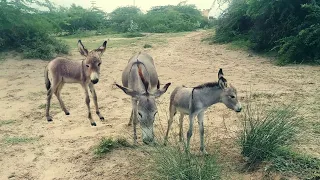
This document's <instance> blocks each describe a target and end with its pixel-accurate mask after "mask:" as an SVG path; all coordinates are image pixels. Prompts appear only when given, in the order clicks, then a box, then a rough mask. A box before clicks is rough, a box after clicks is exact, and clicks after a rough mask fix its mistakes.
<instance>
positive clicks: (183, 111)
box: [176, 107, 189, 115]
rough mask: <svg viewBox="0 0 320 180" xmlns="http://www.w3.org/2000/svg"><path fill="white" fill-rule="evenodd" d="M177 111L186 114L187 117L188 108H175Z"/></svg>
mask: <svg viewBox="0 0 320 180" xmlns="http://www.w3.org/2000/svg"><path fill="white" fill-rule="evenodd" d="M176 108H177V111H179V112H180V113H181V114H188V115H189V108H185V107H176Z"/></svg>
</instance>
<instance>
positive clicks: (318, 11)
mask: <svg viewBox="0 0 320 180" xmlns="http://www.w3.org/2000/svg"><path fill="white" fill-rule="evenodd" d="M319 5H320V1H318V0H297V1H291V0H261V1H257V0H233V1H232V2H231V4H230V6H229V8H228V9H227V11H226V12H225V13H224V14H222V16H221V17H220V18H219V19H218V21H217V25H216V26H217V27H216V34H215V36H214V37H213V41H214V42H218V43H226V42H231V41H238V40H244V41H247V40H248V41H250V45H251V46H250V48H251V49H252V50H255V51H257V52H269V51H276V52H277V54H278V60H279V63H281V64H287V63H303V62H305V63H319V59H320V55H319V50H318V49H319V47H320V36H319V34H320V30H319V27H320V25H319V22H320V7H319Z"/></svg>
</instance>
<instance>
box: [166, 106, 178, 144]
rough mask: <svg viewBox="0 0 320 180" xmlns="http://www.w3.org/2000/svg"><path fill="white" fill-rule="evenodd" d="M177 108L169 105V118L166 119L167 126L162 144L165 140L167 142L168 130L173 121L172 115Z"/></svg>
mask: <svg viewBox="0 0 320 180" xmlns="http://www.w3.org/2000/svg"><path fill="white" fill-rule="evenodd" d="M176 112H177V110H176V108H175V107H173V106H171V107H170V118H169V120H168V127H167V132H166V136H165V137H164V145H167V142H168V136H169V131H170V128H171V126H172V123H173V117H174V115H175V114H176Z"/></svg>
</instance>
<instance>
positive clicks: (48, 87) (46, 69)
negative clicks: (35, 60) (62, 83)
mask: <svg viewBox="0 0 320 180" xmlns="http://www.w3.org/2000/svg"><path fill="white" fill-rule="evenodd" d="M48 73H49V71H48V66H47V67H46V68H45V70H44V82H45V84H46V88H47V90H49V89H50V87H51V82H50V80H49V77H48Z"/></svg>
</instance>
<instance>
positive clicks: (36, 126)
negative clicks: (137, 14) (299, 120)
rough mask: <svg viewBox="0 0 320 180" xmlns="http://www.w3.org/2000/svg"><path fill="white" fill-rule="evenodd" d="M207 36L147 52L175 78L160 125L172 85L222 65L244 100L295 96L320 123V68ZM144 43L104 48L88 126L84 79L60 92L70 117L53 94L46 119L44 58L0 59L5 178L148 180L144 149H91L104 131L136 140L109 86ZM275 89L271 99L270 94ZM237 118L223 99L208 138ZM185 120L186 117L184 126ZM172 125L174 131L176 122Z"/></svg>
mask: <svg viewBox="0 0 320 180" xmlns="http://www.w3.org/2000/svg"><path fill="white" fill-rule="evenodd" d="M206 35H207V32H205V31H200V32H192V33H188V34H186V35H185V36H178V37H163V38H167V41H168V44H165V45H158V46H157V45H155V46H154V47H153V48H151V49H149V50H147V52H149V53H150V54H151V55H152V56H153V57H154V59H155V63H156V66H157V69H158V74H159V78H160V81H161V84H162V85H163V84H165V83H167V82H172V86H171V87H170V88H169V90H168V92H167V93H166V94H165V95H163V96H162V97H160V98H159V106H158V108H159V117H158V120H157V123H156V126H155V128H156V129H157V130H158V131H161V130H162V129H164V128H165V127H166V126H167V125H166V119H167V109H168V103H169V95H170V93H171V92H172V91H173V89H174V87H176V86H179V85H186V86H195V85H198V84H200V83H204V82H209V81H215V80H217V71H218V69H219V68H220V67H222V68H223V69H224V73H225V76H226V78H227V79H228V81H229V82H231V83H232V84H233V85H234V86H235V87H237V89H238V92H239V96H240V97H242V99H243V97H244V96H245V94H246V92H248V91H249V90H250V88H251V89H252V92H255V93H256V94H257V100H258V101H261V102H264V103H271V102H287V101H289V100H291V99H297V100H298V101H299V102H301V103H302V109H301V113H302V114H303V115H304V116H305V118H306V119H305V121H306V122H314V121H318V123H319V121H320V120H319V119H320V118H319V117H320V111H319V108H320V107H319V101H320V93H319V90H320V89H319V87H320V84H319V83H320V67H311V66H301V65H299V66H288V67H276V66H274V65H272V64H271V63H270V62H269V60H267V59H265V58H261V57H258V56H253V57H248V53H246V52H242V51H234V50H228V48H226V46H224V45H208V44H207V43H205V42H201V39H202V38H204V37H205V36H206ZM160 37H161V36H160ZM101 41H102V39H101ZM111 42H112V41H111ZM111 42H110V43H111ZM84 43H85V42H84ZM140 47H142V45H140V44H139V46H134V47H130V48H122V47H119V48H109V49H107V51H106V53H105V54H104V57H103V63H102V75H101V80H100V82H99V83H98V84H97V85H96V86H95V87H96V91H97V94H98V101H99V104H100V109H101V113H102V114H103V115H104V116H105V119H106V122H105V123H101V122H100V121H99V120H98V117H97V116H96V115H94V116H93V117H94V119H95V120H96V122H97V127H91V126H90V124H89V121H88V120H87V119H86V107H85V103H84V93H83V91H82V89H81V87H80V86H79V85H66V86H65V87H64V89H63V90H62V98H63V100H64V102H65V104H66V106H67V108H68V109H69V111H70V114H71V115H70V116H65V115H64V113H63V112H62V111H61V110H60V107H59V105H58V102H57V99H56V98H55V97H53V101H52V102H53V104H54V105H53V106H52V109H51V114H52V116H53V120H54V121H53V122H52V123H47V122H46V120H45V109H44V105H45V97H46V92H45V88H44V80H43V69H44V67H45V65H46V64H47V62H46V61H41V60H23V61H18V60H10V59H9V60H6V61H4V62H1V63H0V65H1V66H0V83H1V86H0V101H1V103H0V112H1V113H0V121H8V120H10V121H11V120H12V121H13V123H10V124H6V125H0V148H1V151H0V164H1V167H0V179H8V177H10V179H128V178H130V179H147V178H148V176H142V177H141V176H140V174H141V173H142V174H145V170H146V169H147V168H148V167H147V166H148V163H146V164H143V165H141V164H138V163H137V162H140V159H144V158H150V157H149V156H148V155H146V154H145V152H144V151H143V150H141V149H121V150H116V151H114V152H112V153H110V154H109V155H107V156H106V157H105V158H104V159H96V158H94V156H93V153H92V149H91V148H92V147H93V146H94V145H96V144H97V143H98V142H99V139H100V138H101V137H103V136H108V137H119V136H120V137H125V138H127V139H128V140H129V142H131V141H132V138H131V134H132V128H130V127H127V126H126V124H127V122H128V118H129V116H130V109H131V102H130V98H129V97H128V96H126V95H125V94H124V93H123V92H122V91H120V90H119V89H116V88H114V87H113V86H112V84H113V82H115V81H117V82H119V83H120V82H121V72H122V70H123V69H124V67H125V65H126V63H127V61H128V59H129V58H130V57H131V55H133V54H134V53H135V52H137V51H140V50H141V48H140ZM71 58H72V59H77V58H80V55H79V54H78V53H77V52H76V51H73V52H72V56H71ZM273 94H274V95H273ZM270 95H273V97H274V98H273V99H272V100H271V99H270V98H269V97H270ZM91 107H93V103H91ZM92 110H93V108H92ZM92 112H93V111H92ZM238 116H239V115H237V114H236V113H234V112H231V111H230V110H227V109H226V108H225V107H224V105H221V104H219V105H217V106H215V107H212V108H209V109H208V111H207V112H206V115H205V119H206V122H205V126H206V132H205V133H206V135H207V137H210V140H212V141H214V140H216V139H223V138H227V137H229V136H230V132H229V133H226V131H225V128H224V126H226V127H227V128H228V129H229V130H230V131H232V130H234V129H237V126H238V122H237V119H238ZM223 117H224V118H225V125H224V123H223ZM176 119H177V118H176ZM187 124H188V123H187V120H186V119H185V127H186V125H187ZM197 127H198V126H197V125H196V126H195V129H197ZM174 128H175V129H177V123H175V124H174ZM185 132H186V131H185ZM311 132H312V130H311V129H310V130H306V132H305V133H306V134H309V135H310V133H311ZM176 133H177V130H175V131H172V132H171V136H174V135H176ZM158 135H160V133H158ZM231 136H234V134H233V133H231ZM8 137H31V138H34V139H35V140H30V142H25V143H18V144H8V143H6V142H5V139H6V138H8ZM305 138H307V139H306V140H304V141H301V143H300V144H299V148H300V150H301V151H304V150H307V151H308V152H310V153H312V154H315V155H318V156H320V154H319V153H320V151H319V149H320V147H319V146H320V145H319V144H320V143H319V134H311V135H310V136H306V137H305ZM198 139H199V136H198V133H197V131H196V132H195V133H194V136H193V138H192V143H193V146H194V147H193V150H194V151H197V150H198V148H199V143H198ZM207 139H209V138H207ZM139 141H141V139H140V130H139ZM208 151H209V152H210V147H208Z"/></svg>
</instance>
